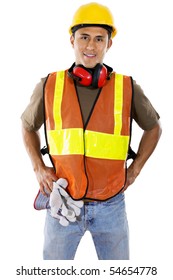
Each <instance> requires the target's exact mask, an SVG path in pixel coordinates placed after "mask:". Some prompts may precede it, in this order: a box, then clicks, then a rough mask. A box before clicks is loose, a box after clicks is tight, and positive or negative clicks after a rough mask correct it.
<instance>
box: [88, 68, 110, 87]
mask: <svg viewBox="0 0 173 280" xmlns="http://www.w3.org/2000/svg"><path fill="white" fill-rule="evenodd" d="M106 79H107V68H106V67H105V66H104V65H102V64H100V63H98V64H97V65H96V67H95V69H94V74H93V80H92V86H93V87H94V88H101V87H103V86H104V84H105V82H106Z"/></svg>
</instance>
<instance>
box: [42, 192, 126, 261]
mask: <svg viewBox="0 0 173 280" xmlns="http://www.w3.org/2000/svg"><path fill="white" fill-rule="evenodd" d="M87 230H88V231H90V233H91V235H92V239H93V242H94V245H95V249H96V252H97V256H98V259H99V260H128V259H129V232H128V222H127V217H126V211H125V200H124V194H123V193H121V194H118V195H117V196H115V197H113V198H111V199H109V200H107V201H105V202H85V204H84V206H83V208H82V211H81V215H80V217H79V218H78V221H76V222H75V223H70V225H69V226H67V227H63V226H61V225H60V224H59V222H58V220H57V219H55V218H53V217H51V216H50V212H49V210H48V212H47V216H46V222H45V232H44V234H45V239H44V252H43V258H44V260H73V259H74V257H75V253H76V250H77V247H78V245H79V242H80V240H81V238H82V236H83V235H84V234H85V232H86V231H87Z"/></svg>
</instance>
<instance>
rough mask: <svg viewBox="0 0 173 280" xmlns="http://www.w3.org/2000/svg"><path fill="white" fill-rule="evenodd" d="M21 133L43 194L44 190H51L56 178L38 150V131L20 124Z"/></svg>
mask: <svg viewBox="0 0 173 280" xmlns="http://www.w3.org/2000/svg"><path fill="white" fill-rule="evenodd" d="M22 135H23V141H24V144H25V148H26V151H27V153H28V155H29V157H30V159H31V163H32V166H33V170H34V171H35V174H36V177H37V180H38V183H39V186H40V191H41V192H42V193H43V194H44V195H45V194H46V193H45V191H44V190H46V191H47V192H51V190H52V184H53V181H56V180H57V179H58V178H57V176H56V175H55V173H54V170H53V168H52V167H48V166H46V165H45V164H44V161H43V159H42V155H41V152H40V136H39V132H37V131H28V130H27V129H26V128H24V127H23V126H22Z"/></svg>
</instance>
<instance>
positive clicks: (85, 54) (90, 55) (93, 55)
mask: <svg viewBox="0 0 173 280" xmlns="http://www.w3.org/2000/svg"><path fill="white" fill-rule="evenodd" d="M84 56H86V57H89V58H93V57H96V55H95V54H87V53H84Z"/></svg>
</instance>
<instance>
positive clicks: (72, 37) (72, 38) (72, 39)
mask: <svg viewBox="0 0 173 280" xmlns="http://www.w3.org/2000/svg"><path fill="white" fill-rule="evenodd" d="M70 43H71V45H72V47H74V36H73V35H71V36H70Z"/></svg>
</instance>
